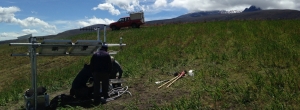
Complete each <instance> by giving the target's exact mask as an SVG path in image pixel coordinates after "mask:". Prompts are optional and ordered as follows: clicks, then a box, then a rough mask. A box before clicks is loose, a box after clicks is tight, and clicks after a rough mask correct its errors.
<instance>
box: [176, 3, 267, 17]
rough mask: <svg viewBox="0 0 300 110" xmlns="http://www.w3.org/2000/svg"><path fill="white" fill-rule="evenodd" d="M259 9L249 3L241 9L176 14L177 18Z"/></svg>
mask: <svg viewBox="0 0 300 110" xmlns="http://www.w3.org/2000/svg"><path fill="white" fill-rule="evenodd" d="M259 10H261V9H260V8H259V7H256V6H254V5H251V6H250V7H249V8H245V9H244V10H243V11H239V10H230V11H226V10H213V11H198V12H193V13H188V14H184V15H181V16H178V17H177V18H188V17H203V16H208V15H222V14H235V13H242V12H253V11H259Z"/></svg>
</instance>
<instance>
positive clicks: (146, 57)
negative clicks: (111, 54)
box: [0, 20, 300, 110]
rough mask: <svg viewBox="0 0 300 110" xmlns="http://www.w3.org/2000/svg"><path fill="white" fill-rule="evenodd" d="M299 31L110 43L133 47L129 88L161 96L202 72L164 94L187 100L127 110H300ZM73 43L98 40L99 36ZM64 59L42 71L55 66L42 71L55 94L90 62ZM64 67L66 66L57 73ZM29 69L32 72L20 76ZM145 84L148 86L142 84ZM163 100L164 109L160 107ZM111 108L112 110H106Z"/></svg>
mask: <svg viewBox="0 0 300 110" xmlns="http://www.w3.org/2000/svg"><path fill="white" fill-rule="evenodd" d="M299 29H300V21H299V20H272V21H218V22H206V23H185V24H168V25H163V26H153V27H143V28H140V29H125V30H120V31H108V32H107V36H108V38H107V40H108V43H114V42H115V43H118V42H119V38H120V37H122V38H123V42H124V43H126V44H127V46H125V47H124V48H123V50H122V51H120V52H119V53H118V54H117V55H115V58H116V59H117V60H118V61H119V62H120V63H121V64H122V66H123V69H124V77H125V78H128V80H129V83H128V84H129V86H132V87H134V86H135V84H137V83H143V84H144V85H146V86H147V87H148V86H149V87H153V88H156V87H155V85H154V81H156V80H160V79H161V77H166V76H167V75H170V73H171V72H175V71H182V70H188V69H194V70H196V72H195V76H194V78H188V77H187V78H183V79H182V80H179V81H178V82H176V83H175V84H174V86H172V87H171V88H170V89H163V90H160V91H159V92H158V93H157V94H158V95H159V94H160V92H161V94H165V93H166V94H167V93H168V94H170V95H172V94H175V92H174V91H181V92H182V94H180V95H182V96H184V97H178V98H175V99H176V100H173V101H171V102H170V101H163V100H166V99H164V98H163V97H161V99H160V100H159V99H157V98H151V97H149V99H147V102H141V101H144V99H143V100H142V99H140V98H141V97H137V96H136V97H134V98H131V99H132V100H131V101H126V102H123V103H124V104H125V105H126V106H125V108H127V109H141V108H139V107H141V106H140V105H141V104H148V105H152V106H147V107H149V108H153V109H164V110H168V109H299V108H300V107H299V105H298V103H300V96H299V93H300V92H299V91H300V79H299V78H300V77H299V76H300V75H299V73H298V71H299V69H300V68H299V67H300V66H299V61H300V57H299V54H300V46H299V45H298V44H299V43H300V36H299V35H300V31H299ZM69 39H72V40H77V39H96V33H87V34H82V35H77V36H74V37H71V38H69ZM4 47H5V46H4ZM5 48H7V49H3V53H4V54H8V52H12V51H13V50H12V47H10V48H8V47H5ZM1 49H2V47H1ZM112 49H117V48H112ZM4 51H5V52H4ZM6 57H8V56H6ZM55 58H56V57H55ZM65 58H66V57H59V58H57V59H55V60H50V59H48V58H42V59H44V60H42V59H41V61H40V62H39V64H40V66H39V67H41V68H43V66H42V65H43V64H45V63H47V62H49V61H55V62H53V65H50V66H49V67H48V68H52V69H46V68H45V70H40V72H39V73H43V74H40V75H39V79H40V80H39V84H41V85H47V86H48V87H50V88H51V89H50V91H57V90H62V89H66V88H68V86H70V82H71V81H72V79H73V78H74V77H75V75H76V73H77V72H78V71H79V70H80V69H81V67H82V65H83V63H88V62H89V58H90V57H89V56H87V57H78V58H74V57H67V58H66V59H65ZM62 59H65V60H62ZM75 59H79V60H75ZM23 60H24V61H25V59H23ZM26 60H28V59H26ZM38 60H39V58H38ZM69 60H71V61H69ZM8 63H9V62H8ZM16 63H17V62H16V61H14V62H11V63H9V64H8V65H15V64H16ZM59 63H63V64H67V66H64V68H61V67H62V66H56V65H55V64H59ZM24 65H25V64H24ZM46 66H47V65H46ZM1 69H4V70H5V68H1ZM25 69H28V68H19V70H18V71H23V70H25ZM5 71H8V70H5ZM7 74H16V73H9V72H8V73H7ZM139 78H143V79H145V78H146V80H137V79H139ZM53 79H55V80H53ZM19 81H20V82H18V81H16V82H11V83H10V84H9V85H6V86H4V87H3V89H2V90H1V92H0V97H1V98H0V99H1V100H0V101H1V102H2V103H5V102H10V101H12V100H19V99H20V94H21V93H22V92H21V91H22V90H23V89H24V88H26V86H27V87H29V86H30V83H29V82H30V81H29V78H23V79H22V78H21V79H20V80H19ZM136 82H137V83H136ZM155 91H156V90H153V91H150V92H155ZM156 92H157V91H156ZM184 93H185V94H184ZM137 94H138V92H137ZM141 95H142V94H141ZM158 100H159V101H163V102H164V103H165V104H159V103H156V101H158ZM112 106H113V105H112ZM110 108H111V107H110V106H109V104H108V106H107V108H105V109H110ZM149 108H148V109H149Z"/></svg>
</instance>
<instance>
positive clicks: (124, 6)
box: [93, 0, 145, 15]
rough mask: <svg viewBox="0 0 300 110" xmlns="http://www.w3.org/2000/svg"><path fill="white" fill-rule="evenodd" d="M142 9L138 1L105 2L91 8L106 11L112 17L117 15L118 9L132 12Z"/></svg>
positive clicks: (112, 0)
mask: <svg viewBox="0 0 300 110" xmlns="http://www.w3.org/2000/svg"><path fill="white" fill-rule="evenodd" d="M116 7H117V8H116ZM144 7H145V6H144V5H140V3H139V0H106V1H105V3H102V4H99V5H98V6H97V7H93V10H97V9H100V10H108V11H109V12H110V13H111V14H112V15H119V14H120V11H119V9H121V10H125V11H127V12H133V11H140V10H144Z"/></svg>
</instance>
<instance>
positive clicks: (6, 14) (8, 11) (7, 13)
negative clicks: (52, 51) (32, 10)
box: [0, 6, 56, 37]
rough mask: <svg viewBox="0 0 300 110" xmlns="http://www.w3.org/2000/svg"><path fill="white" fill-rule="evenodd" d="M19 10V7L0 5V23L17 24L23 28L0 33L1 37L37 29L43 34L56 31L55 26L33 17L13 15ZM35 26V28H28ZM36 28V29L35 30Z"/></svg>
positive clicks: (35, 31)
mask: <svg viewBox="0 0 300 110" xmlns="http://www.w3.org/2000/svg"><path fill="white" fill-rule="evenodd" d="M19 11H21V10H20V8H18V7H15V6H11V7H0V23H7V24H17V25H19V26H20V27H21V28H26V29H23V30H22V32H20V33H16V32H8V33H7V32H6V33H0V35H1V37H4V36H6V37H10V36H13V37H14V36H20V35H23V34H27V33H28V32H30V33H38V30H40V31H42V32H43V33H44V34H54V33H56V32H55V31H56V26H55V25H50V24H49V23H47V22H45V21H43V20H41V19H39V18H35V17H27V18H25V19H18V18H16V17H15V13H16V12H19ZM28 28H35V29H28ZM36 29H38V30H36Z"/></svg>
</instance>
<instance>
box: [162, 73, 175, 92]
mask: <svg viewBox="0 0 300 110" xmlns="http://www.w3.org/2000/svg"><path fill="white" fill-rule="evenodd" d="M177 77H179V75H178V76H175V77H174V78H172V79H170V80H169V81H168V82H165V83H164V84H162V85H160V86H159V87H158V89H159V88H161V87H162V86H164V85H166V84H168V83H169V82H171V81H172V80H174V79H176V78H177Z"/></svg>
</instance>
